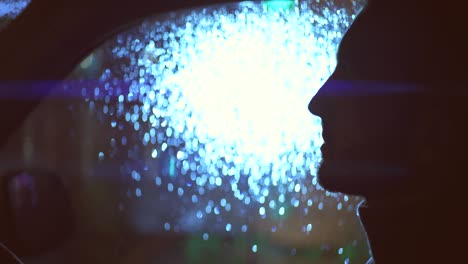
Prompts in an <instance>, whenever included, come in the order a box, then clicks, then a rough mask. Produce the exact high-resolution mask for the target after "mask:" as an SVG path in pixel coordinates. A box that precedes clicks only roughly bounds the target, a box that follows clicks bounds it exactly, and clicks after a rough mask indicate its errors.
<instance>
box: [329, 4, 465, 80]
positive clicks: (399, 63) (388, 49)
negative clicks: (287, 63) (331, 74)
mask: <svg viewBox="0 0 468 264" xmlns="http://www.w3.org/2000/svg"><path fill="white" fill-rule="evenodd" d="M383 2H385V1H377V3H383ZM372 3H373V4H372ZM433 9H434V8H426V9H422V8H419V6H413V5H412V6H410V7H408V6H407V5H403V4H402V5H393V6H390V7H389V5H388V4H386V5H384V4H376V2H375V1H373V2H371V4H369V5H368V6H366V8H365V9H364V10H363V11H362V12H361V13H360V15H359V16H358V17H357V18H356V20H355V22H354V23H353V24H352V25H351V27H350V28H349V30H348V31H347V32H346V34H345V36H344V38H343V40H342V42H341V44H340V47H339V51H338V66H337V71H338V72H340V74H343V75H346V74H347V73H346V72H344V71H352V73H353V75H354V76H356V75H357V76H359V78H363V79H379V80H380V79H382V80H397V81H416V82H427V81H432V80H438V81H439V80H449V79H450V80H453V79H457V78H458V79H459V78H461V77H462V76H463V75H464V74H460V71H461V69H463V68H465V69H466V67H460V65H461V62H462V61H466V48H464V46H465V44H466V40H462V39H463V38H461V37H458V36H459V35H460V34H461V33H466V30H467V28H466V27H465V26H462V25H461V24H460V23H458V22H457V20H456V19H453V18H452V17H451V15H453V12H450V13H442V14H440V13H439V14H437V15H435V14H434V12H435V11H434V10H433Z"/></svg>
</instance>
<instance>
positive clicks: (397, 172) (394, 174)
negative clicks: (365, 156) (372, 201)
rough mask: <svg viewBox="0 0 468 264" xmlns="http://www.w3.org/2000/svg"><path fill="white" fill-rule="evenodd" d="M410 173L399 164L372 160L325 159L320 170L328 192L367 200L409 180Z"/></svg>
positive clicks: (322, 184)
mask: <svg viewBox="0 0 468 264" xmlns="http://www.w3.org/2000/svg"><path fill="white" fill-rule="evenodd" d="M408 176H409V175H408V170H406V169H405V168H404V167H402V166H397V165H396V164H387V163H381V162H376V161H368V160H347V161H334V160H332V161H330V160H325V159H324V161H323V162H322V164H321V165H320V168H319V170H318V183H319V184H320V185H321V186H322V187H323V188H324V189H325V190H327V191H330V192H340V193H345V194H349V195H359V196H364V197H366V198H368V197H372V196H379V195H381V194H382V192H383V191H384V190H388V189H389V188H391V187H392V186H395V185H398V184H401V183H402V182H404V181H405V180H408V178H409V177H408Z"/></svg>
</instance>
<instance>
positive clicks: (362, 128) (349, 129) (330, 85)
mask: <svg viewBox="0 0 468 264" xmlns="http://www.w3.org/2000/svg"><path fill="white" fill-rule="evenodd" d="M372 19H373V18H372V17H369V15H368V14H367V11H366V10H364V11H363V12H362V13H361V14H360V15H359V17H358V18H357V19H356V21H355V22H354V23H353V25H352V26H351V28H350V29H349V30H348V32H347V33H346V35H345V36H344V38H343V40H342V42H341V45H340V48H339V52H338V63H337V67H336V69H335V71H334V72H333V74H332V75H331V77H330V78H329V79H328V81H327V82H326V83H325V84H324V85H323V87H322V88H321V89H320V90H319V92H318V93H317V94H316V96H315V97H314V98H313V99H312V100H311V102H310V104H309V110H310V112H311V113H312V114H314V115H317V116H319V117H321V119H322V126H323V139H324V141H325V144H324V145H323V147H322V156H323V163H322V165H321V167H320V169H319V173H318V174H319V182H320V184H321V185H322V186H323V187H324V188H325V189H327V190H330V191H338V192H343V193H348V194H356V195H363V196H365V197H366V198H368V199H372V198H374V197H379V196H384V195H388V191H392V192H394V191H395V188H399V187H401V186H409V185H410V183H409V182H410V181H411V178H410V177H408V175H407V174H408V173H409V172H408V169H409V167H410V164H411V162H412V160H413V156H414V155H413V154H414V149H416V148H417V146H418V144H420V142H418V138H419V136H418V135H416V134H417V133H418V131H419V130H418V129H416V128H417V127H419V126H420V124H419V123H418V122H415V120H420V119H419V118H417V116H418V115H420V114H421V112H420V110H421V107H422V105H421V102H420V101H421V100H420V99H419V98H420V97H419V96H417V95H416V93H415V91H417V87H416V86H414V85H412V82H410V81H406V78H405V77H406V76H410V75H411V74H412V72H411V71H412V70H411V68H410V67H409V66H408V67H407V68H405V66H404V65H403V66H402V65H400V64H399V63H395V61H393V58H392V56H391V55H389V54H392V53H398V51H397V50H396V49H398V44H400V42H399V41H403V40H401V39H394V38H392V37H391V36H388V37H386V36H385V35H384V34H386V33H385V32H380V31H381V30H380V29H379V28H378V27H377V26H376V25H375V21H372ZM389 35H390V34H389ZM400 55H401V56H402V57H404V56H405V54H404V53H402V54H400Z"/></svg>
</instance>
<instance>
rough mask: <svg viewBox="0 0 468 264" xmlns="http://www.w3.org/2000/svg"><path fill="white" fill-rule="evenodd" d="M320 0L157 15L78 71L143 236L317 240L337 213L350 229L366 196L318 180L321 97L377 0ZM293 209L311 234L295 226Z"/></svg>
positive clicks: (127, 209)
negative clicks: (351, 35) (326, 216)
mask: <svg viewBox="0 0 468 264" xmlns="http://www.w3.org/2000/svg"><path fill="white" fill-rule="evenodd" d="M311 2H312V1H300V2H298V1H283V2H273V1H268V2H264V3H263V4H262V3H251V2H242V3H238V4H231V5H225V6H217V7H210V8H202V9H197V10H189V11H178V12H177V13H173V14H168V15H165V16H163V17H156V18H153V19H148V20H145V21H144V22H143V23H141V24H140V25H138V26H136V27H134V28H133V29H131V30H129V31H126V32H123V33H120V34H118V35H117V36H116V37H114V38H112V39H110V40H109V41H107V42H106V43H104V44H103V45H102V46H101V47H99V48H98V49H97V50H95V51H94V52H93V53H92V54H90V55H89V56H88V57H87V58H86V59H85V60H84V61H83V62H81V63H80V64H79V66H78V67H77V69H76V71H75V72H74V73H72V74H71V77H70V78H78V79H80V78H82V81H81V83H80V85H81V86H80V88H81V94H82V96H83V97H84V98H85V100H86V102H87V105H88V107H89V109H90V111H91V112H92V114H93V115H94V117H95V118H96V119H97V120H99V121H100V123H101V125H102V126H104V127H106V129H108V130H109V131H112V133H109V134H108V138H107V139H106V140H107V141H108V144H107V146H106V147H102V148H101V149H100V150H99V151H98V152H97V153H96V156H95V157H96V160H98V161H99V162H101V163H113V164H118V165H116V166H118V167H119V172H120V175H119V176H120V179H121V178H123V179H125V180H124V181H126V182H128V184H127V185H126V186H127V187H128V189H126V190H125V191H124V195H122V202H121V203H122V204H121V205H120V208H123V210H122V211H123V214H124V215H126V217H127V218H128V219H129V220H128V222H129V225H130V226H131V228H133V229H134V230H136V232H139V233H157V232H189V233H199V234H202V235H200V236H201V238H202V239H203V240H209V239H210V238H211V237H212V234H220V233H229V234H234V235H235V234H240V233H249V232H253V231H254V230H262V232H268V233H283V232H289V233H295V234H296V235H297V234H299V235H300V236H303V237H309V236H311V234H312V235H313V234H314V232H317V230H320V229H321V226H323V225H324V224H329V223H323V221H321V218H320V216H319V214H320V212H321V211H323V210H326V211H327V212H329V211H334V212H335V214H338V215H340V216H339V217H336V219H337V223H336V225H340V224H342V222H343V219H344V217H343V215H352V216H354V217H355V214H356V212H355V211H356V205H357V204H358V203H359V202H360V201H361V200H360V198H354V197H353V198H350V197H348V196H343V195H340V194H335V193H329V192H327V191H325V190H323V189H322V188H321V187H320V186H319V185H318V184H317V178H316V173H317V168H318V166H319V165H320V162H321V153H320V150H319V148H320V146H321V144H322V143H323V140H322V137H321V123H320V118H319V117H316V116H312V115H311V114H310V113H309V112H308V111H307V104H308V102H309V100H310V98H312V97H313V95H314V94H315V93H316V92H317V90H318V89H319V88H320V87H321V85H322V84H323V83H324V82H325V80H326V79H327V78H328V77H329V76H330V74H331V72H332V70H333V69H334V67H335V65H336V51H337V47H338V44H339V42H340V40H341V38H342V36H343V34H344V32H345V31H346V29H347V28H348V27H349V26H350V23H351V22H352V20H353V19H354V17H355V15H356V14H357V13H358V12H359V11H360V8H361V7H362V6H363V2H362V1H355V2H350V3H352V4H351V8H350V7H347V8H344V7H343V6H340V5H338V4H336V3H335V2H334V1H324V2H321V1H316V3H311ZM316 5H320V8H316V7H315V6H316ZM90 76H94V78H95V79H98V80H99V81H98V84H96V82H95V80H94V79H92V78H91V77H90ZM83 78H84V79H83ZM90 80H91V81H90ZM65 89H70V87H68V86H66V88H65ZM116 177H117V176H116ZM293 218H294V219H299V220H298V221H299V226H300V227H299V228H297V229H294V228H292V227H291V225H289V224H287V223H288V221H290V219H293ZM259 223H261V224H259ZM200 236H199V238H200ZM249 247H250V250H251V251H252V252H254V253H256V252H261V251H262V250H263V249H262V245H261V244H250V246H249ZM343 248H345V245H340V246H339V247H337V248H336V249H334V250H333V251H334V254H337V255H343V254H345V253H344V252H346V250H344V249H343ZM297 250H299V249H296V248H294V252H295V253H294V254H293V255H296V253H297V252H298V251H297Z"/></svg>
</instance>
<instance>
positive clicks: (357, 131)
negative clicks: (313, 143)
mask: <svg viewBox="0 0 468 264" xmlns="http://www.w3.org/2000/svg"><path fill="white" fill-rule="evenodd" d="M460 8H461V6H457V3H455V2H451V3H450V4H446V3H437V2H436V1H402V0H401V1H400V0H397V1H387V0H380V1H379V0H375V1H369V3H368V5H367V7H366V8H365V9H364V10H363V11H362V12H361V14H360V15H359V16H358V17H357V19H356V20H355V22H354V23H353V25H352V26H351V28H350V29H349V31H348V32H347V33H346V35H345V36H344V38H343V40H342V42H341V45H340V48H339V52H338V64H337V67H336V70H335V72H334V73H333V74H332V76H331V77H330V79H329V80H328V81H327V82H326V83H325V85H324V86H323V87H322V88H321V89H320V91H319V92H318V94H317V95H316V96H315V97H314V98H313V99H312V101H311V103H310V105H309V109H310V111H311V112H312V113H313V114H316V115H318V116H320V117H321V118H322V123H323V138H324V141H325V145H324V146H323V148H322V151H323V159H324V161H323V164H322V165H321V168H320V170H319V182H320V183H321V184H322V186H324V187H325V188H326V189H328V190H331V191H339V192H344V193H348V194H357V195H363V196H364V197H365V198H366V200H367V201H366V204H367V207H368V208H361V209H360V213H361V217H362V218H363V223H364V227H365V228H366V230H367V231H368V235H369V240H370V243H371V247H372V250H373V253H374V256H375V257H376V259H377V263H407V262H410V263H422V262H423V261H424V260H426V259H427V256H425V255H424V254H423V253H424V252H426V251H427V250H429V251H430V250H432V249H434V250H435V249H437V248H439V246H438V245H439V244H438V243H440V241H441V240H442V239H447V240H450V239H451V237H453V236H451V235H450V232H453V231H454V230H453V229H451V230H450V231H449V230H447V229H446V227H443V226H444V224H447V223H448V222H446V221H445V220H446V219H447V217H449V216H446V215H445V216H444V217H445V218H444V217H440V218H439V216H438V215H439V213H440V212H443V211H444V210H445V211H446V212H447V213H453V212H454V210H452V209H453V208H455V206H454V205H455V204H461V202H460V201H459V200H457V199H458V197H457V195H458V194H459V192H457V191H456V189H458V190H459V188H457V186H458V187H460V186H461V185H462V184H461V181H462V179H463V174H464V172H463V170H461V168H462V166H461V165H462V164H463V163H462V162H463V158H464V152H465V151H464V150H465V149H466V147H467V144H466V138H465V137H466V135H468V134H467V133H466V132H467V130H466V126H467V125H466V124H465V123H467V121H466V120H468V110H466V107H465V106H464V105H465V104H466V103H465V102H464V100H465V99H466V98H468V97H466V96H465V95H464V93H466V91H464V89H466V86H467V82H466V78H465V74H466V73H465V69H466V67H465V65H464V63H465V62H466V59H467V51H466V47H468V46H467V45H466V41H465V40H464V39H466V34H467V33H468V32H467V26H466V25H468V24H467V23H466V21H464V19H463V16H462V13H463V12H461V11H460ZM442 201H445V202H442ZM442 215H443V214H442ZM453 224H455V222H453ZM431 225H437V226H432V227H431ZM455 226H456V224H455ZM436 229H441V230H444V231H442V232H438V231H436ZM452 235H453V234H452ZM444 243H452V244H451V245H456V243H455V242H454V241H445V242H444ZM453 243H455V244H453ZM440 248H442V247H440ZM450 248H452V246H449V247H448V249H450ZM445 249H447V248H445ZM449 256H450V254H447V255H445V254H444V255H442V254H439V255H437V254H436V255H433V257H434V258H433V259H432V260H433V261H435V259H440V260H444V259H446V258H448V257H449ZM396 261H397V262H396ZM411 261H418V262H411ZM419 261H421V262H419ZM429 263H434V262H429ZM435 263H439V262H435Z"/></svg>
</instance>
